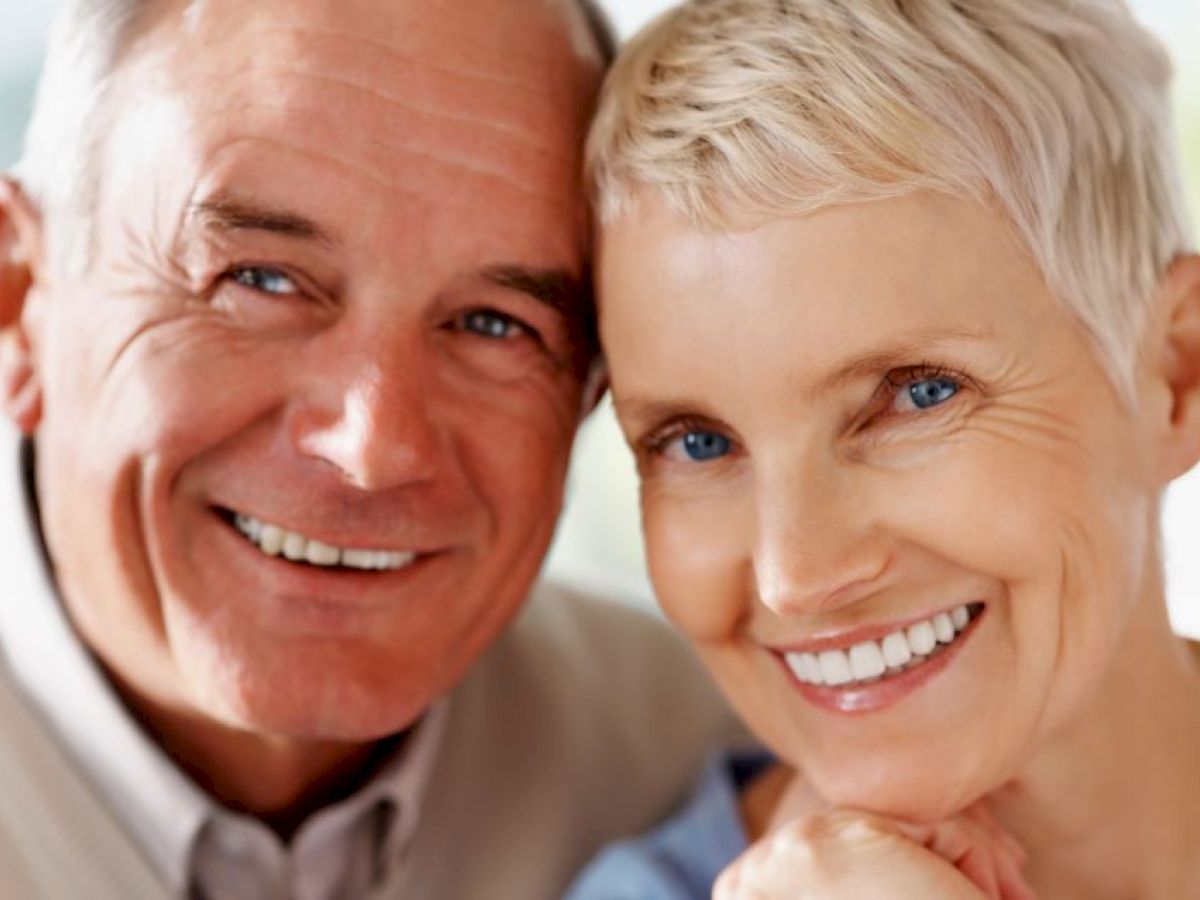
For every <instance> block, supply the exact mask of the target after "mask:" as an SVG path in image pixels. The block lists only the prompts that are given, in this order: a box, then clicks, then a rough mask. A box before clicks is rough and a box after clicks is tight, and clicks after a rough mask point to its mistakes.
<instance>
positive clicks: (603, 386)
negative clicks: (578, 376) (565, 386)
mask: <svg viewBox="0 0 1200 900" xmlns="http://www.w3.org/2000/svg"><path fill="white" fill-rule="evenodd" d="M607 391H608V361H607V360H605V358H604V356H603V355H600V356H597V357H596V358H595V359H594V360H592V364H591V366H590V367H589V368H588V373H587V377H586V378H585V379H584V382H583V393H582V395H581V398H580V404H579V418H580V419H581V420H582V419H586V418H587V417H588V416H590V415H591V414H592V413H593V412H595V410H596V407H597V406H599V405H600V401H601V400H603V399H604V395H605V393H606V392H607Z"/></svg>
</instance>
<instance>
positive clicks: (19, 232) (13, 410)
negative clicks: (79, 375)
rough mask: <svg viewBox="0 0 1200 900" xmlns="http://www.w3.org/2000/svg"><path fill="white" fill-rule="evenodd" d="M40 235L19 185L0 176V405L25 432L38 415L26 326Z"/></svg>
mask: <svg viewBox="0 0 1200 900" xmlns="http://www.w3.org/2000/svg"><path fill="white" fill-rule="evenodd" d="M39 231H40V222H39V219H38V216H37V213H36V211H35V210H34V209H33V206H32V204H30V203H29V200H28V198H26V196H25V195H24V192H23V191H22V190H21V188H20V186H19V185H18V184H17V183H16V182H14V181H12V180H11V179H8V178H6V177H0V405H2V406H3V408H4V412H5V414H7V415H8V417H9V419H10V420H11V421H12V422H13V424H15V425H16V426H17V428H19V429H20V430H21V431H22V432H23V433H25V434H31V433H32V432H33V430H34V429H35V428H36V427H37V425H38V422H39V420H40V419H41V413H42V391H41V385H40V383H39V380H38V376H37V369H36V367H35V365H34V353H33V344H32V341H31V339H30V334H29V326H28V319H29V315H28V313H29V308H28V303H29V298H30V294H31V292H32V291H33V286H34V272H35V260H36V255H37V249H36V248H37V246H38V233H39Z"/></svg>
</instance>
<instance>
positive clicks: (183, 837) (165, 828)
mask: <svg viewBox="0 0 1200 900" xmlns="http://www.w3.org/2000/svg"><path fill="white" fill-rule="evenodd" d="M0 437H2V436H0ZM7 443H8V442H7V441H3V440H0V467H4V463H3V457H4V455H6V454H3V452H2V451H3V450H4V445H5V444H7ZM9 458H10V459H11V456H9ZM20 460H21V464H20V467H19V469H18V470H17V471H16V472H13V470H12V469H11V468H10V469H8V470H7V471H4V470H3V468H0V509H7V510H10V511H11V512H12V514H14V515H16V516H19V518H20V521H19V522H18V523H17V526H18V527H17V528H16V529H14V531H18V532H20V534H19V535H14V539H13V541H12V542H11V543H10V548H9V552H10V553H11V554H12V558H10V559H9V560H7V565H6V566H5V569H6V577H9V578H11V581H10V583H11V584H12V585H13V588H14V589H15V591H16V593H15V596H16V597H19V598H20V602H14V603H0V651H2V655H3V657H4V661H6V662H7V665H8V667H9V668H10V670H11V672H12V674H13V676H14V678H15V680H16V682H17V685H18V687H19V689H20V690H21V691H22V692H23V693H24V694H25V695H26V696H27V697H28V698H29V699H30V700H31V701H32V703H33V706H34V707H35V709H36V711H37V712H39V713H40V714H41V716H42V717H43V718H44V719H46V720H47V721H48V723H49V725H50V726H51V728H52V729H53V730H54V731H55V732H56V733H57V735H58V737H59V739H60V740H61V742H62V743H63V744H64V746H65V747H66V749H67V751H68V752H69V753H70V755H71V756H72V758H73V759H74V760H75V762H76V764H77V765H78V766H79V767H80V768H81V769H82V770H83V772H84V773H85V774H86V776H87V777H88V778H89V780H90V781H91V782H92V784H93V785H94V786H95V787H96V788H97V789H98V791H99V793H100V794H101V795H102V797H103V799H104V801H105V802H106V804H107V805H108V806H109V807H110V808H111V809H113V810H114V811H115V812H116V814H117V817H118V819H119V820H120V821H121V823H122V824H123V825H124V826H125V827H126V828H127V829H128V830H129V832H130V833H131V835H132V836H133V838H134V840H135V841H136V842H137V844H138V846H139V847H141V848H142V849H143V851H144V852H145V853H146V854H147V856H148V857H149V858H150V860H151V862H152V863H153V864H154V866H155V867H156V868H157V870H158V871H159V872H160V873H162V874H163V876H164V877H165V878H166V879H167V881H168V883H169V885H170V887H171V888H172V890H174V891H175V892H176V893H179V894H182V893H183V892H184V891H185V890H186V889H187V886H188V884H189V882H190V881H191V880H192V872H191V866H192V857H193V850H194V847H195V845H196V842H197V839H198V837H199V835H200V833H201V831H202V829H203V828H204V826H205V825H206V824H207V823H209V822H210V821H213V820H215V819H216V818H218V816H219V815H222V814H225V815H227V813H224V811H223V810H222V809H221V808H220V807H219V806H218V804H216V803H215V802H214V801H213V799H212V798H211V797H210V796H209V795H208V794H206V793H204V792H203V791H202V790H200V788H199V787H198V786H196V784H195V783H194V782H192V781H191V779H190V778H188V777H187V776H186V775H184V774H183V773H182V772H181V771H180V770H179V769H178V768H177V767H176V766H175V765H174V764H173V763H172V762H171V760H170V759H169V758H168V757H167V756H166V754H165V753H164V752H163V751H162V750H161V748H159V746H158V745H157V744H156V743H155V742H154V741H152V740H151V739H150V738H149V737H148V736H147V735H146V734H145V732H144V731H142V729H141V728H140V727H139V725H138V724H137V722H136V721H135V720H134V718H133V716H132V715H131V714H130V712H129V711H128V710H127V709H126V708H125V706H124V705H123V704H122V702H121V700H120V698H119V697H118V696H117V694H116V693H115V691H114V690H113V688H112V687H111V686H110V684H109V683H108V680H107V678H106V677H105V675H104V674H103V672H102V671H101V669H100V667H99V664H98V663H97V662H96V660H95V659H94V658H93V657H92V656H91V654H90V653H89V652H88V650H87V648H86V647H85V646H84V645H83V643H82V642H81V641H80V639H79V637H78V636H77V635H76V633H75V631H74V629H73V628H72V626H71V624H70V622H69V621H68V619H67V616H66V613H65V612H64V610H63V607H62V604H61V602H60V600H59V598H58V595H57V591H56V588H55V586H54V579H53V574H52V567H51V564H50V561H49V558H48V556H47V554H46V550H45V547H44V545H43V543H42V537H41V529H40V523H39V515H38V508H37V502H36V497H35V495H34V483H33V446H32V443H31V442H30V441H29V440H23V441H22V442H21V446H20ZM5 468H6V467H5ZM14 475H15V476H16V477H14ZM18 510H19V512H18ZM446 703H447V701H445V700H443V701H440V702H439V703H436V704H434V706H433V707H431V709H430V710H429V712H427V713H426V715H425V717H424V719H423V720H422V722H421V723H419V724H418V725H417V726H416V727H415V728H414V729H413V731H412V733H411V734H410V735H409V738H408V740H406V741H405V742H404V744H403V746H402V748H401V750H400V751H399V752H398V753H397V754H396V756H395V757H394V758H393V759H392V760H390V761H389V762H388V763H386V764H385V765H384V767H383V768H382V769H381V770H380V772H379V773H378V774H377V775H376V776H375V777H374V778H372V779H371V781H369V782H368V783H367V784H366V785H365V786H364V787H363V788H361V789H360V790H359V792H357V793H356V794H355V795H354V796H352V797H350V798H347V799H346V800H344V801H342V802H341V803H339V804H336V805H334V806H332V807H329V808H328V809H326V810H322V811H321V812H319V813H317V814H316V815H314V816H313V819H312V820H310V823H306V826H307V825H308V824H314V823H315V820H317V819H319V818H321V817H323V816H330V815H334V816H336V815H338V814H339V808H340V807H350V808H353V809H355V810H358V809H363V808H366V807H367V806H368V805H370V803H371V802H372V801H374V800H381V799H386V800H389V801H391V802H392V803H393V804H394V807H395V810H396V812H397V815H396V816H395V817H394V821H393V823H392V825H391V826H390V827H389V831H388V834H387V835H386V836H385V847H384V848H381V849H382V852H384V853H387V854H388V856H389V858H393V859H394V858H396V855H397V854H398V853H399V852H400V851H401V850H402V848H403V847H404V846H405V845H406V844H407V843H408V841H409V840H410V839H411V837H412V834H413V831H414V830H415V828H416V822H417V817H418V812H419V806H420V802H421V800H422V797H423V794H424V790H425V787H426V784H427V783H428V781H429V778H430V775H431V773H432V769H433V764H434V762H435V761H436V757H437V752H438V747H439V745H440V743H441V737H442V734H443V731H444V728H445V719H446V709H445V707H446ZM342 814H343V815H344V814H345V813H344V812H343V813H342Z"/></svg>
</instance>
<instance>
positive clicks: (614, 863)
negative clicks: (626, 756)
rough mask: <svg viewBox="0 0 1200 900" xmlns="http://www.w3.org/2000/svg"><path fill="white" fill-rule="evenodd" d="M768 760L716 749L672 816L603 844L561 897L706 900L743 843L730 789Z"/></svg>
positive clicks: (734, 791)
mask: <svg viewBox="0 0 1200 900" xmlns="http://www.w3.org/2000/svg"><path fill="white" fill-rule="evenodd" d="M770 763H771V758H770V756H768V755H767V754H766V753H765V752H761V751H760V752H757V753H723V754H721V755H720V756H718V757H717V758H715V759H714V760H713V761H712V762H711V763H710V764H709V766H708V767H707V769H705V772H704V775H703V777H702V778H701V780H700V783H699V785H698V786H697V788H696V792H695V793H694V794H693V795H692V797H691V799H690V800H689V801H688V802H687V804H686V805H685V806H684V807H683V808H682V809H681V810H680V811H679V812H678V813H677V814H676V815H675V816H673V817H672V818H670V819H668V820H667V821H666V822H665V823H663V824H662V825H660V826H659V827H658V828H657V829H655V830H654V831H652V832H650V833H649V834H647V835H645V836H644V837H640V838H634V839H632V840H625V841H620V842H619V843H616V844H612V845H610V846H608V847H607V848H605V849H604V850H603V851H602V852H601V853H600V855H599V856H597V857H596V858H595V859H594V860H592V862H591V863H589V864H588V866H587V868H585V869H584V870H583V872H582V873H581V874H580V876H579V878H578V879H577V880H576V881H575V883H574V884H573V885H572V886H571V888H570V890H568V891H567V893H566V896H565V898H564V900H708V898H709V897H711V896H712V887H713V883H714V882H715V881H716V880H717V876H719V875H720V874H721V872H722V870H724V869H725V867H726V866H728V865H729V864H730V863H731V862H733V861H734V859H736V858H737V857H738V856H740V855H741V853H742V851H743V850H745V849H746V847H747V846H748V843H749V842H748V840H747V837H746V831H745V828H744V827H743V826H742V817H741V810H740V807H739V806H738V794H739V792H740V790H741V789H742V787H744V786H745V785H746V783H747V782H748V781H750V779H751V778H753V777H754V776H755V775H757V774H758V773H759V772H761V771H762V770H763V769H765V768H766V767H767V766H768V765H770Z"/></svg>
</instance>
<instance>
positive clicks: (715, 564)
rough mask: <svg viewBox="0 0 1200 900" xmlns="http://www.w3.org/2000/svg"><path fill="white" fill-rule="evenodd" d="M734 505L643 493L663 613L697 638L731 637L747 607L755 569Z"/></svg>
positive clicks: (748, 529) (748, 531) (749, 529)
mask: <svg viewBox="0 0 1200 900" xmlns="http://www.w3.org/2000/svg"><path fill="white" fill-rule="evenodd" d="M736 506H737V505H736V504H731V503H728V502H726V501H724V500H722V499H719V498H714V497H706V498H704V499H703V500H696V499H686V498H682V497H678V496H669V495H666V494H665V493H662V492H657V491H656V490H655V489H654V488H653V487H652V486H647V487H645V488H644V489H643V493H642V516H643V520H642V521H643V528H644V529H645V535H646V552H647V562H648V565H649V569H650V578H651V581H652V582H653V583H654V588H655V592H656V594H657V596H658V602H659V604H660V605H661V606H662V610H663V613H664V614H665V615H666V616H667V618H668V619H670V620H671V622H672V623H673V624H674V625H675V627H676V628H678V629H679V630H680V631H681V632H683V633H684V634H685V635H687V636H688V637H689V638H691V639H692V640H693V641H696V642H699V643H704V642H709V641H719V640H722V639H724V638H726V637H727V636H729V635H730V634H731V633H732V632H733V630H734V629H735V627H736V625H737V623H738V622H739V621H740V620H741V619H742V618H743V617H744V616H745V615H746V614H747V612H748V611H749V605H750V602H751V597H752V596H753V590H752V586H753V572H752V565H751V561H750V558H749V553H748V549H747V548H748V543H747V538H748V537H749V536H750V535H752V534H753V523H750V522H742V521H740V515H739V513H738V511H737V508H736Z"/></svg>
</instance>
